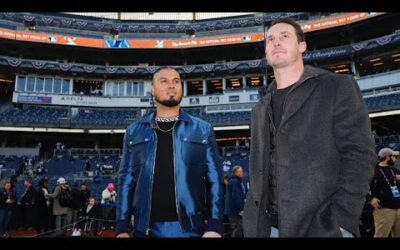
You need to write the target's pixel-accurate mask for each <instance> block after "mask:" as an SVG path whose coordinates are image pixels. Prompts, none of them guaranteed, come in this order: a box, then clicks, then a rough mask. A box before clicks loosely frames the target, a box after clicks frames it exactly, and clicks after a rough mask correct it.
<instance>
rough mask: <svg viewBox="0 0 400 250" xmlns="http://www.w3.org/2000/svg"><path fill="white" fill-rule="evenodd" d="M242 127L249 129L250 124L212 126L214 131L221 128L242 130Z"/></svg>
mask: <svg viewBox="0 0 400 250" xmlns="http://www.w3.org/2000/svg"><path fill="white" fill-rule="evenodd" d="M244 129H250V126H249V125H240V126H225V127H214V130H215V131H221V130H244Z"/></svg>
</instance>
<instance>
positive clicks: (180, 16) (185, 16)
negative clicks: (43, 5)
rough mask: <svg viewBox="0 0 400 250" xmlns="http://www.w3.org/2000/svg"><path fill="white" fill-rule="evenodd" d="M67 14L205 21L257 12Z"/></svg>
mask: <svg viewBox="0 0 400 250" xmlns="http://www.w3.org/2000/svg"><path fill="white" fill-rule="evenodd" d="M64 13H65V14H72V15H81V16H91V17H99V18H109V19H117V20H181V21H185V20H186V21H190V20H204V19H211V18H223V17H234V16H244V15H251V14H255V13H257V12H64Z"/></svg>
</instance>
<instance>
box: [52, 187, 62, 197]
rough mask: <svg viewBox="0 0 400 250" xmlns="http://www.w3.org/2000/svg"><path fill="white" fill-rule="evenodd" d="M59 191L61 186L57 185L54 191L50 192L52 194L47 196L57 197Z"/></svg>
mask: <svg viewBox="0 0 400 250" xmlns="http://www.w3.org/2000/svg"><path fill="white" fill-rule="evenodd" d="M60 192H61V187H60V186H57V187H56V188H55V189H54V193H52V194H49V197H51V198H53V199H54V198H57V197H58V195H60Z"/></svg>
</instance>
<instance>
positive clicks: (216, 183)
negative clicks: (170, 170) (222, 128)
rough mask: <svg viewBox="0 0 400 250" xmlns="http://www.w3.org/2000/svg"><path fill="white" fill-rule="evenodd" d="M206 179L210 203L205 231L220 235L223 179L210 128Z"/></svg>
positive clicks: (213, 136)
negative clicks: (208, 183)
mask: <svg viewBox="0 0 400 250" xmlns="http://www.w3.org/2000/svg"><path fill="white" fill-rule="evenodd" d="M207 177H208V181H209V182H210V185H209V188H210V190H209V194H210V202H211V214H210V218H209V219H208V220H207V224H206V228H205V231H206V232H207V231H215V232H218V233H220V234H222V232H223V226H222V216H223V202H224V197H223V190H222V189H223V186H222V185H223V184H222V183H223V177H222V165H221V164H220V159H219V153H218V148H217V142H216V140H215V134H214V130H213V128H212V126H210V133H209V136H208V146H207Z"/></svg>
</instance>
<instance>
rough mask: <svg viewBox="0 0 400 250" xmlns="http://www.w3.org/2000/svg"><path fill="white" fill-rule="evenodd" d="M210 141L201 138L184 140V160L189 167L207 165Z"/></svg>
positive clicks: (190, 137)
mask: <svg viewBox="0 0 400 250" xmlns="http://www.w3.org/2000/svg"><path fill="white" fill-rule="evenodd" d="M208 143H209V142H208V140H207V138H206V137H201V136H187V137H184V138H182V158H183V161H184V162H185V163H186V164H188V165H204V164H206V161H207V159H206V157H207V146H208Z"/></svg>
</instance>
